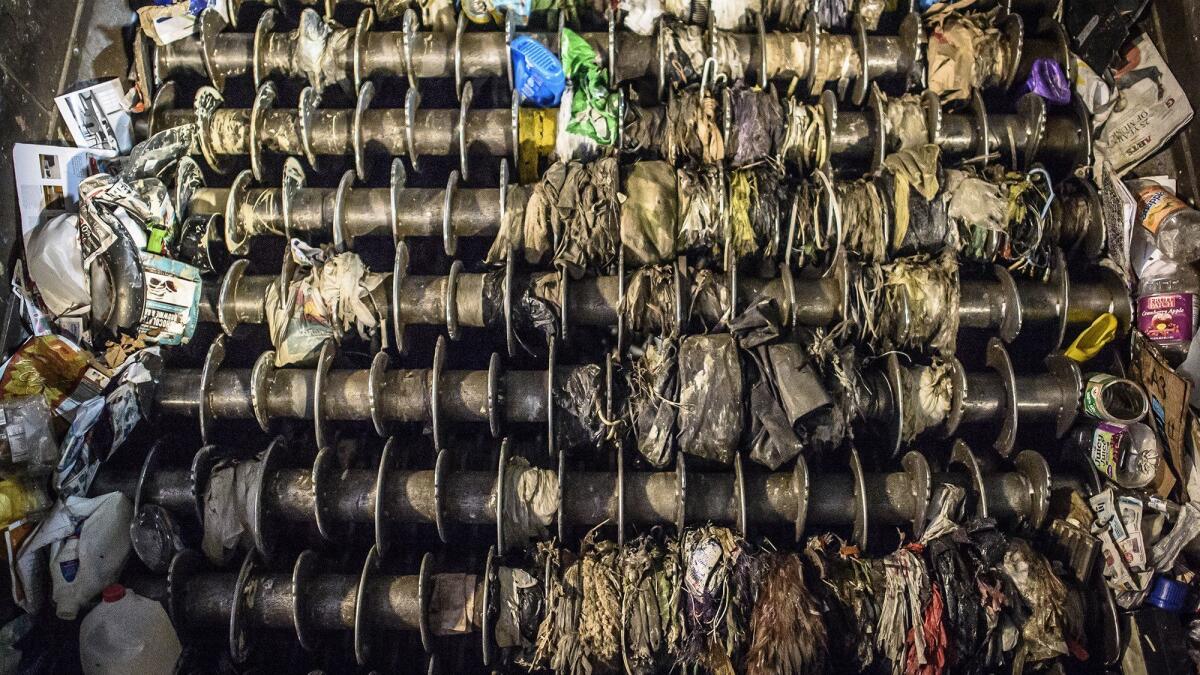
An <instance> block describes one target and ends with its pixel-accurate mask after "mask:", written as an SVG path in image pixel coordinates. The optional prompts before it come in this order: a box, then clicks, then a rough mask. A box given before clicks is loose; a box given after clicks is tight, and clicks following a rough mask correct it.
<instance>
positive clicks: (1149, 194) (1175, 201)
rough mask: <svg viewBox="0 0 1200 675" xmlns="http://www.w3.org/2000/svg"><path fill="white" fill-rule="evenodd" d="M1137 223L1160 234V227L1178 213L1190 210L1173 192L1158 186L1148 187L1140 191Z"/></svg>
mask: <svg viewBox="0 0 1200 675" xmlns="http://www.w3.org/2000/svg"><path fill="white" fill-rule="evenodd" d="M1137 201H1138V213H1137V222H1139V223H1141V224H1142V227H1144V228H1146V229H1147V230H1149V231H1150V233H1151V234H1154V233H1156V232H1158V227H1159V225H1162V222H1163V221H1164V220H1166V219H1167V218H1168V217H1170V216H1171V214H1173V213H1175V212H1176V211H1182V210H1184V209H1186V208H1188V205H1187V204H1186V203H1185V202H1184V201H1183V200H1182V199H1180V198H1179V197H1176V196H1175V195H1173V194H1171V191H1170V190H1168V189H1166V188H1164V187H1161V186H1158V185H1147V186H1146V187H1144V188H1142V189H1141V190H1139V191H1138V196H1137Z"/></svg>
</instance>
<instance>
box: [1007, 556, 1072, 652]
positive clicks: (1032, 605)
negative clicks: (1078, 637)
mask: <svg viewBox="0 0 1200 675" xmlns="http://www.w3.org/2000/svg"><path fill="white" fill-rule="evenodd" d="M1003 566H1004V572H1005V573H1006V574H1008V577H1009V578H1010V579H1012V582H1013V584H1014V585H1015V586H1016V587H1017V591H1018V592H1019V593H1020V594H1021V599H1022V600H1023V601H1024V602H1025V605H1026V606H1027V607H1028V608H1029V611H1030V614H1029V616H1028V618H1027V619H1026V620H1025V623H1024V625H1022V626H1021V637H1022V644H1021V649H1022V650H1023V652H1024V653H1025V655H1026V658H1027V659H1028V660H1029V661H1030V662H1033V663H1036V662H1039V661H1045V660H1047V659H1052V658H1055V657H1058V656H1065V655H1067V654H1069V653H1070V650H1069V649H1068V648H1067V643H1066V636H1067V633H1066V631H1067V627H1068V625H1069V624H1071V623H1072V620H1073V617H1070V616H1069V615H1068V602H1067V588H1066V586H1065V585H1064V584H1063V582H1062V580H1061V579H1059V578H1058V577H1057V576H1056V575H1055V574H1054V570H1053V569H1052V568H1051V567H1050V561H1048V560H1046V558H1045V557H1043V556H1042V554H1040V553H1038V552H1037V551H1035V550H1033V547H1032V546H1031V545H1030V544H1029V542H1027V541H1025V540H1024V539H1015V538H1014V539H1011V540H1010V541H1009V542H1008V550H1007V551H1006V552H1005V554H1004V565H1003ZM1077 619H1078V623H1075V624H1074V625H1081V624H1082V619H1083V617H1082V616H1080V617H1078V618H1077Z"/></svg>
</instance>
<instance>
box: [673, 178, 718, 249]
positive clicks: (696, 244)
mask: <svg viewBox="0 0 1200 675" xmlns="http://www.w3.org/2000/svg"><path fill="white" fill-rule="evenodd" d="M721 192H722V184H721V175H720V172H719V171H718V170H717V169H716V168H715V167H711V166H706V167H702V168H700V169H698V170H696V171H690V170H686V169H680V170H678V171H676V172H675V193H676V195H677V196H678V198H679V210H678V217H677V218H676V221H677V229H678V233H677V235H676V244H675V247H676V250H677V252H678V253H681V254H683V253H697V254H700V255H707V256H711V257H716V256H717V255H719V254H720V251H721V247H722V246H724V243H725V228H724V227H723V224H722V219H721V213H720V207H721Z"/></svg>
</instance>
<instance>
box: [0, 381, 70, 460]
mask: <svg viewBox="0 0 1200 675" xmlns="http://www.w3.org/2000/svg"><path fill="white" fill-rule="evenodd" d="M50 421H51V416H50V406H48V405H46V399H45V397H42V396H27V397H24V398H15V399H8V400H5V401H0V461H6V462H12V463H13V464H23V465H25V466H28V467H47V466H54V464H55V463H56V462H57V461H58V446H57V445H55V443H54V436H53V432H52V429H51V427H50Z"/></svg>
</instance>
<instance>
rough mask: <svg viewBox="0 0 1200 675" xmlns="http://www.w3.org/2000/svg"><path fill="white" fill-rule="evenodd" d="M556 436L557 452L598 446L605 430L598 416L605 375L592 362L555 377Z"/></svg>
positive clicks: (597, 447)
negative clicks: (565, 374)
mask: <svg viewBox="0 0 1200 675" xmlns="http://www.w3.org/2000/svg"><path fill="white" fill-rule="evenodd" d="M554 384H555V390H556V391H555V392H554V406H555V408H557V410H558V415H557V417H556V418H555V439H556V441H557V442H558V443H559V445H560V447H559V451H567V450H574V449H580V448H589V449H599V447H600V444H601V442H603V440H604V436H605V432H606V431H607V428H606V425H605V424H604V421H603V420H602V419H601V416H600V415H601V411H602V409H603V400H602V397H601V392H603V391H604V375H603V371H602V370H601V368H600V366H598V365H595V364H592V365H588V366H583V367H579V368H573V369H572V370H571V371H570V374H569V375H567V376H566V377H562V376H561V375H558V376H556V377H555V378H554Z"/></svg>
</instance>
